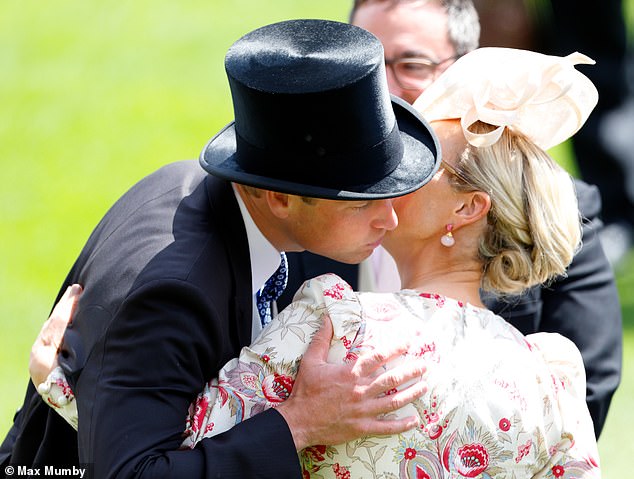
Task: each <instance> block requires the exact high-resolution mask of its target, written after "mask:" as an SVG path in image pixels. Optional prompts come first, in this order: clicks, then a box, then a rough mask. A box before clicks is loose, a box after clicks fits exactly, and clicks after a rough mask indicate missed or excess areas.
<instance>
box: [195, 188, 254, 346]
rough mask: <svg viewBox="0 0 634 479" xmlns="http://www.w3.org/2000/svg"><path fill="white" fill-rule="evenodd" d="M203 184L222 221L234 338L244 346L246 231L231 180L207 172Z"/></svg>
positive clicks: (248, 302) (247, 329) (248, 324)
mask: <svg viewBox="0 0 634 479" xmlns="http://www.w3.org/2000/svg"><path fill="white" fill-rule="evenodd" d="M206 185H207V192H208V195H209V203H210V206H211V210H212V212H213V213H212V214H213V215H214V217H215V218H218V220H219V221H218V223H219V224H220V225H222V227H221V228H219V231H218V233H219V235H220V237H221V238H222V242H223V244H224V246H225V248H226V250H227V258H229V264H230V268H231V271H232V280H233V290H234V291H235V295H234V310H235V318H236V323H237V324H236V327H237V334H238V340H239V341H240V345H241V346H246V345H248V344H249V343H251V328H252V314H253V311H252V308H253V304H252V297H251V295H252V292H251V262H250V259H249V243H248V240H247V233H246V229H245V226H244V221H243V220H242V214H241V213H240V208H239V206H238V202H237V201H236V198H235V195H234V192H233V188H232V187H231V183H229V182H228V181H224V180H221V179H219V178H216V177H214V176H211V175H209V176H208V177H207V179H206Z"/></svg>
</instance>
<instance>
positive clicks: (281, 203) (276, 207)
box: [264, 190, 291, 219]
mask: <svg viewBox="0 0 634 479" xmlns="http://www.w3.org/2000/svg"><path fill="white" fill-rule="evenodd" d="M264 194H265V197H266V203H267V204H268V205H269V209H270V210H271V213H273V215H275V216H276V217H278V218H281V219H284V218H287V217H288V215H289V208H290V204H291V200H290V195H288V194H286V193H279V192H277V191H269V190H264Z"/></svg>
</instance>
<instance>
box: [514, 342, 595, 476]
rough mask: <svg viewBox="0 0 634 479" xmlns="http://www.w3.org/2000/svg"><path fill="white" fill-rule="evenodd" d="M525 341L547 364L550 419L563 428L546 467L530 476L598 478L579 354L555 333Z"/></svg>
mask: <svg viewBox="0 0 634 479" xmlns="http://www.w3.org/2000/svg"><path fill="white" fill-rule="evenodd" d="M526 340H527V341H528V343H529V344H530V345H531V348H532V350H533V351H534V352H536V353H537V354H540V355H541V356H542V357H543V359H544V361H545V363H546V364H547V366H548V368H549V371H550V374H551V381H552V384H550V387H551V388H552V390H553V391H554V394H553V395H554V397H555V401H556V402H555V405H554V407H553V411H552V418H551V419H550V421H552V422H553V423H559V424H560V427H561V429H562V430H563V431H564V433H563V434H562V437H561V441H560V442H559V444H557V445H555V446H553V447H552V450H551V451H550V452H551V460H550V462H549V464H548V465H547V467H545V468H544V470H542V471H541V472H540V474H537V475H536V476H534V477H535V478H538V477H575V478H579V479H590V478H600V477H601V471H600V467H599V453H598V448H597V441H596V438H595V434H594V427H593V424H592V418H591V417H590V413H589V411H588V407H587V405H586V401H585V391H586V377H585V370H584V365H583V360H582V358H581V353H580V352H579V349H578V348H577V347H576V346H575V344H574V343H573V342H572V341H570V340H569V339H567V338H565V337H564V336H562V335H560V334H557V333H536V334H530V335H528V336H527V337H526Z"/></svg>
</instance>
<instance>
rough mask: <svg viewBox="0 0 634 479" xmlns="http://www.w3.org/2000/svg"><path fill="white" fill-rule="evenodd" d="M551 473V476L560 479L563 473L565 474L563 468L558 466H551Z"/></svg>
mask: <svg viewBox="0 0 634 479" xmlns="http://www.w3.org/2000/svg"><path fill="white" fill-rule="evenodd" d="M552 471H553V476H555V477H561V476H563V475H564V472H565V471H564V467H563V466H560V465H556V466H553V468H552Z"/></svg>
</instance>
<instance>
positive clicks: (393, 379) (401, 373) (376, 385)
mask: <svg viewBox="0 0 634 479" xmlns="http://www.w3.org/2000/svg"><path fill="white" fill-rule="evenodd" d="M426 370H427V368H426V367H425V363H424V362H423V361H422V360H412V361H406V362H403V363H402V364H399V365H398V366H394V367H392V368H390V369H388V370H387V371H385V372H382V373H381V374H379V375H377V376H376V377H375V378H374V379H373V381H372V383H371V384H370V385H369V387H368V392H369V393H370V394H374V395H377V396H378V395H379V394H382V393H389V392H391V391H393V390H395V389H397V388H400V389H402V388H403V387H405V385H406V383H409V382H418V381H420V380H421V377H422V376H423V374H425V371H426Z"/></svg>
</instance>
